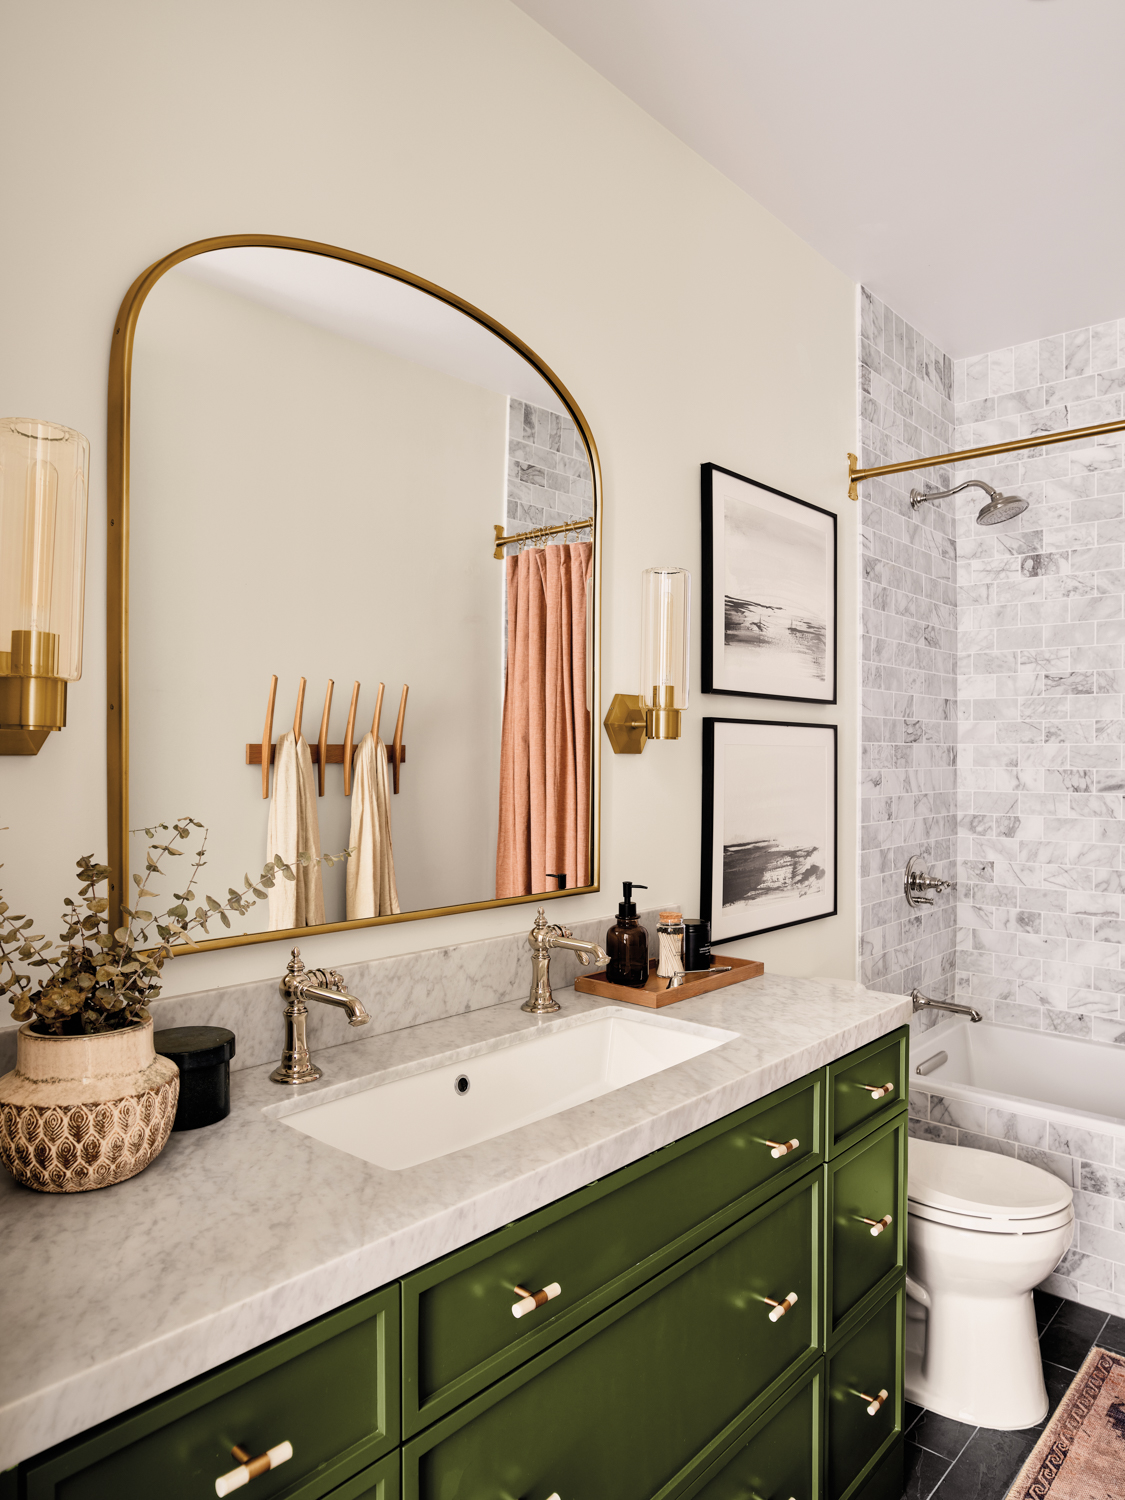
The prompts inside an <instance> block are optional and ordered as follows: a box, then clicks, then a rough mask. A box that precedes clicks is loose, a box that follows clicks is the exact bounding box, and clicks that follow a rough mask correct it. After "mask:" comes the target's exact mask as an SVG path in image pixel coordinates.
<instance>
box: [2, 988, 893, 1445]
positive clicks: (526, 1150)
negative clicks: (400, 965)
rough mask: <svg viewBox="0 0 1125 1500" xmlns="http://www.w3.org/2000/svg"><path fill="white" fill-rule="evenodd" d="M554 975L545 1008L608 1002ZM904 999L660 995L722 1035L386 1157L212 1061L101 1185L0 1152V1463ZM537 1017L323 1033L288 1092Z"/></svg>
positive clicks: (412, 1264) (427, 1252)
mask: <svg viewBox="0 0 1125 1500" xmlns="http://www.w3.org/2000/svg"><path fill="white" fill-rule="evenodd" d="M556 994H557V997H558V999H559V1000H560V1002H561V1004H562V1015H563V1016H567V1015H575V1014H578V1013H579V1012H581V1011H587V1010H596V1009H600V1008H602V1007H603V1006H605V1005H606V1004H608V1003H610V1002H606V1001H603V1000H598V999H595V998H594V997H591V996H584V995H578V994H576V993H575V992H574V991H573V990H563V991H556ZM910 1009H911V1007H910V1001H909V1000H907V999H905V998H903V997H902V996H897V995H885V994H879V993H876V992H874V991H870V990H866V989H864V988H863V987H862V986H860V985H857V984H852V983H846V982H843V981H834V980H817V979H787V978H780V977H774V976H771V975H764V976H762V977H761V978H759V979H755V980H750V981H748V982H746V983H743V984H738V985H732V986H730V987H729V988H728V989H724V990H718V991H715V992H713V993H712V994H709V995H704V996H701V997H698V998H695V999H690V1000H684V1001H681V1002H679V1003H678V1004H677V1005H676V1006H675V1007H674V1008H671V1009H670V1010H669V1011H668V1012H665V1013H666V1014H670V1015H673V1016H674V1017H675V1018H676V1019H678V1020H683V1021H691V1022H694V1023H697V1024H701V1025H709V1026H718V1027H722V1028H725V1029H726V1030H729V1031H733V1032H737V1033H738V1035H737V1037H736V1038H735V1040H733V1041H729V1042H725V1043H723V1044H722V1045H721V1046H719V1047H717V1048H715V1049H713V1050H712V1051H709V1052H706V1053H704V1054H702V1055H701V1056H699V1057H696V1058H693V1059H691V1060H690V1061H688V1062H683V1063H678V1064H676V1065H675V1066H674V1067H671V1068H668V1069H666V1070H665V1071H664V1072H661V1073H656V1074H653V1075H652V1076H651V1077H648V1078H645V1079H642V1080H641V1081H640V1082H638V1083H633V1084H629V1085H628V1086H627V1087H625V1088H621V1089H618V1090H616V1091H614V1092H612V1093H609V1094H603V1095H601V1096H600V1097H598V1098H596V1099H592V1100H589V1101H587V1102H586V1103H583V1104H579V1105H576V1106H574V1107H573V1108H571V1109H568V1110H566V1111H565V1112H563V1113H561V1114H557V1115H552V1116H550V1117H548V1118H547V1119H544V1120H539V1121H537V1122H535V1123H534V1124H531V1125H527V1126H525V1127H523V1128H522V1129H520V1130H519V1131H518V1132H512V1133H510V1134H507V1135H503V1136H499V1137H496V1138H494V1139H492V1140H489V1141H483V1142H481V1143H480V1144H478V1145H475V1146H471V1147H467V1148H465V1149H463V1150H461V1151H457V1152H454V1153H452V1154H450V1155H448V1156H444V1157H440V1158H438V1159H437V1160H434V1161H429V1162H423V1163H421V1164H420V1165H418V1166H415V1167H410V1168H408V1169H406V1170H403V1171H397V1172H395V1171H388V1170H386V1169H384V1168H381V1167H377V1166H373V1165H371V1164H369V1163H367V1162H363V1161H360V1160H359V1159H358V1158H356V1157H352V1156H349V1155H347V1154H345V1153H344V1152H341V1151H338V1150H336V1149H334V1148H333V1147H331V1146H326V1145H323V1144H322V1143H320V1142H319V1141H316V1140H314V1139H312V1138H311V1137H309V1136H307V1135H304V1134H303V1133H301V1132H300V1131H297V1130H292V1129H290V1128H289V1127H288V1126H286V1125H285V1124H284V1123H283V1122H282V1121H281V1120H280V1119H278V1118H276V1116H275V1114H274V1112H273V1111H270V1112H269V1113H266V1111H267V1110H268V1108H269V1106H271V1105H276V1104H278V1103H279V1102H280V1100H281V1098H283V1097H284V1096H283V1095H282V1091H281V1089H279V1087H278V1086H277V1085H276V1084H273V1083H271V1082H270V1080H269V1073H270V1065H269V1064H264V1065H262V1066H259V1067H254V1068H248V1069H245V1070H243V1071H241V1072H238V1073H235V1074H233V1075H232V1080H231V1083H232V1109H231V1114H230V1117H229V1118H228V1119H227V1120H225V1121H224V1122H223V1123H222V1124H220V1125H217V1126H212V1127H210V1128H209V1129H205V1130H199V1131H190V1132H184V1133H177V1134H174V1135H173V1136H172V1137H171V1139H170V1141H169V1143H168V1146H167V1147H166V1148H165V1150H164V1152H163V1154H162V1155H161V1156H160V1157H159V1158H158V1159H157V1160H156V1161H155V1162H154V1163H153V1165H152V1166H151V1167H149V1168H148V1170H147V1171H145V1172H142V1173H141V1174H140V1175H139V1176H137V1177H134V1178H132V1179H131V1180H130V1181H128V1182H123V1183H119V1184H118V1185H117V1186H116V1187H112V1188H104V1189H101V1190H100V1191H97V1192H91V1193H79V1194H74V1195H69V1194H62V1195H58V1196H56V1195H53V1194H40V1193H34V1192H30V1191H28V1190H26V1189H24V1188H20V1187H18V1186H17V1185H16V1184H15V1182H14V1181H13V1180H12V1179H11V1178H10V1177H8V1176H7V1174H5V1173H0V1226H2V1227H0V1286H2V1287H3V1293H2V1300H0V1328H2V1330H3V1344H4V1349H5V1358H4V1360H3V1363H2V1366H0V1470H3V1469H5V1468H7V1467H9V1466H11V1465H13V1464H15V1463H17V1462H19V1461H20V1460H21V1459H24V1458H28V1457H30V1456H32V1455H33V1454H36V1453H39V1452H41V1451H42V1450H43V1449H45V1448H48V1447H50V1446H51V1445H52V1444H54V1443H57V1442H59V1441H61V1440H62V1439H64V1438H67V1437H71V1436H73V1435H75V1434H76V1433H80V1432H82V1431H84V1430H85V1429H86V1428H88V1427H91V1426H93V1425H94V1424H95V1423H97V1422H101V1421H104V1420H106V1419H107V1418H109V1417H113V1416H116V1415H117V1414H119V1413H121V1412H124V1411H127V1410H128V1409H129V1408H130V1407H132V1406H135V1405H137V1404H138V1403H139V1402H142V1401H145V1400H148V1399H149V1398H150V1397H152V1396H155V1395H158V1394H159V1393H160V1392H162V1391H167V1390H170V1389H171V1388H173V1387H174V1386H177V1385H179V1384H181V1383H182V1382H183V1381H185V1380H189V1379H191V1378H192V1377H194V1376H197V1375H201V1374H203V1373H204V1372H205V1371H207V1370H210V1369H212V1368H214V1367H215V1366H216V1365H219V1364H222V1363H224V1362H225V1361H226V1360H229V1359H233V1358H234V1357H236V1356H237V1355H240V1354H244V1353H245V1352H246V1351H248V1350H250V1349H253V1348H255V1347H257V1346H258V1345H259V1344H262V1343H265V1342H266V1341H267V1340H269V1339H272V1338H276V1337H277V1336H278V1335H279V1334H282V1333H285V1332H287V1331H289V1330H290V1329H293V1328H296V1327H299V1326H300V1325H301V1324H302V1323H305V1322H308V1321H309V1319H311V1318H315V1317H318V1316H319V1315H321V1314H323V1313H326V1312H329V1311H330V1310H331V1309H333V1308H335V1307H338V1306H340V1305H341V1304H342V1303H344V1302H348V1301H350V1300H351V1299H352V1298H354V1297H358V1296H360V1295H362V1294H363V1293H364V1292H368V1291H372V1290H374V1289H375V1288H376V1287H379V1286H383V1285H385V1284H386V1283H387V1282H389V1281H393V1280H394V1279H395V1278H396V1277H399V1276H403V1275H405V1274H406V1273H407V1272H408V1271H411V1270H413V1269H415V1268H416V1267H418V1266H421V1265H425V1264H426V1263H427V1262H429V1261H432V1260H434V1259H436V1258H437V1257H438V1256H441V1255H445V1254H447V1253H448V1252H449V1251H451V1250H454V1249H456V1248H457V1247H459V1246H461V1245H465V1244H468V1243H469V1242H470V1241H472V1240H474V1239H477V1238H478V1237H479V1236H481V1235H483V1234H487V1233H488V1232H489V1231H490V1230H493V1229H496V1228H498V1227H500V1226H501V1225H503V1224H507V1223H510V1222H511V1221H512V1220H513V1219H517V1218H519V1217H521V1216H522V1215H524V1214H527V1213H530V1212H532V1211H533V1210H534V1209H537V1208H540V1207H542V1206H543V1205H544V1204H546V1203H550V1202H553V1201H554V1200H555V1199H557V1198H561V1197H563V1196H564V1195H565V1194H567V1193H570V1192H573V1191H574V1190H575V1189H576V1188H580V1187H582V1186H584V1185H585V1184H586V1183H588V1182H591V1181H593V1180H594V1179H595V1178H598V1177H604V1176H605V1175H606V1174H607V1173H609V1172H613V1171H615V1170H616V1169H617V1168H619V1167H623V1166H626V1165H627V1164H628V1163H629V1162H633V1161H637V1160H638V1159H639V1158H641V1157H642V1156H645V1155H647V1154H648V1153H649V1152H650V1151H655V1150H657V1149H658V1148H659V1147H661V1146H665V1145H667V1144H668V1143H669V1142H671V1141H674V1140H678V1139H679V1138H680V1137H682V1136H685V1135H688V1134H689V1133H690V1132H691V1131H693V1130H698V1129H699V1128H700V1127H701V1126H704V1125H708V1124H710V1123H711V1122H712V1121H714V1120H717V1119H720V1118H722V1116H724V1115H726V1114H729V1113H730V1112H731V1111H732V1110H735V1109H738V1108H740V1107H741V1106H742V1105H744V1104H748V1103H750V1102H751V1101H752V1100H754V1099H759V1098H762V1097H763V1096H764V1095H766V1094H769V1093H771V1092H772V1091H773V1090H774V1089H777V1088H780V1087H782V1085H784V1084H786V1083H789V1082H791V1081H793V1080H794V1079H797V1078H800V1077H803V1076H804V1075H805V1074H806V1073H810V1072H812V1071H813V1070H814V1069H816V1068H819V1067H822V1066H823V1065H824V1064H825V1063H828V1062H831V1061H832V1060H833V1059H834V1058H837V1057H842V1056H843V1055H844V1054H845V1053H848V1052H851V1051H853V1050H854V1049H855V1048H856V1047H861V1046H863V1045H864V1043H866V1042H869V1041H872V1040H874V1039H875V1038H876V1037H879V1036H882V1035H883V1034H884V1033H886V1032H888V1031H890V1030H893V1029H894V1028H895V1027H897V1026H901V1025H904V1024H905V1023H906V1022H907V1021H908V1020H909V1018H910ZM650 1014H651V1013H650ZM544 1019H545V1020H547V1021H550V1020H551V1019H555V1018H551V1017H547V1018H544ZM341 1024H343V1023H342V1020H341ZM541 1024H543V1023H542V1022H541V1021H540V1020H539V1019H538V1018H536V1017H534V1016H529V1015H525V1014H523V1013H522V1012H521V1010H520V1009H519V1004H518V1002H512V1001H510V1000H509V1001H506V1002H505V1003H503V1004H502V1005H497V1006H494V1007H492V1008H489V1009H480V1010H474V1011H471V1012H469V1013H467V1014H463V1015H456V1016H452V1017H450V1018H449V1019H445V1020H438V1021H431V1022H428V1023H426V1024H425V1025H421V1026H414V1027H410V1028H408V1029H405V1030H402V1031H396V1032H392V1033H389V1034H385V1035H381V1036H374V1037H372V1038H371V1039H370V1040H369V1041H364V1042H352V1043H351V1044H350V1045H348V1046H338V1047H332V1048H329V1049H327V1050H325V1051H321V1052H319V1053H318V1054H317V1061H318V1063H319V1064H320V1066H321V1067H322V1068H323V1069H324V1078H323V1080H322V1081H321V1082H320V1083H315V1084H307V1085H305V1086H304V1088H303V1089H302V1090H301V1093H302V1094H303V1095H304V1096H305V1097H308V1096H310V1095H314V1094H315V1093H317V1092H318V1091H324V1090H326V1089H330V1088H333V1087H335V1086H338V1085H340V1084H346V1083H347V1082H349V1081H353V1080H356V1079H360V1078H366V1077H370V1076H371V1075H373V1074H378V1073H381V1072H383V1071H384V1070H386V1069H391V1068H400V1067H404V1066H405V1067H409V1066H410V1065H411V1064H417V1063H418V1062H419V1061H421V1060H422V1059H426V1058H434V1057H437V1056H439V1055H441V1054H443V1053H447V1052H450V1051H454V1050H456V1049H459V1048H462V1047H465V1046H469V1045H472V1044H475V1043H487V1042H489V1041H491V1040H493V1039H495V1038H498V1037H505V1036H511V1035H513V1034H515V1033H520V1032H527V1031H531V1030H534V1029H535V1028H536V1027H537V1026H539V1025H541ZM281 1040H282V1038H281V1026H280V1018H279V1024H278V1048H279V1050H280V1046H281Z"/></svg>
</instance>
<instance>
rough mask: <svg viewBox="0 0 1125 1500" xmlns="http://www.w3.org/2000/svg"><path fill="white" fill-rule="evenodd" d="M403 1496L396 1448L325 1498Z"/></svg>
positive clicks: (377, 1499) (361, 1499) (251, 1497)
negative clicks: (380, 1461) (379, 1461)
mask: <svg viewBox="0 0 1125 1500" xmlns="http://www.w3.org/2000/svg"><path fill="white" fill-rule="evenodd" d="M401 1496H402V1454H401V1452H400V1451H399V1449H397V1448H396V1449H395V1451H394V1452H393V1453H388V1454H387V1456H386V1458H385V1459H383V1461H382V1463H378V1464H372V1465H371V1467H370V1468H369V1469H364V1471H363V1473H362V1474H357V1475H356V1477H355V1478H354V1479H349V1480H348V1482H347V1483H346V1484H342V1485H340V1486H339V1488H338V1489H334V1490H331V1491H330V1492H329V1493H328V1494H327V1495H326V1496H325V1497H324V1500H401ZM247 1500H254V1491H253V1490H251V1491H250V1492H249V1494H248V1496H247ZM896 1500H897V1497H896Z"/></svg>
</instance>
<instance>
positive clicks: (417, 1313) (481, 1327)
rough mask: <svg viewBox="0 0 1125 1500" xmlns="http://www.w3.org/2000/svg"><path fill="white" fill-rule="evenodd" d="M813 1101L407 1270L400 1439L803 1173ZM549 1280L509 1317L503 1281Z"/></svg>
mask: <svg viewBox="0 0 1125 1500" xmlns="http://www.w3.org/2000/svg"><path fill="white" fill-rule="evenodd" d="M822 1097H823V1075H822V1074H820V1073H815V1074H812V1075H811V1076H810V1077H808V1078H804V1079H801V1080H800V1081H799V1082H797V1083H794V1084H790V1085H788V1086H787V1087H785V1088H783V1089H779V1090H778V1091H777V1092H776V1093H775V1094H771V1095H769V1096H768V1097H767V1098H765V1099H759V1100H757V1101H755V1103H753V1104H750V1105H747V1106H746V1108H744V1109H742V1110H739V1111H738V1112H737V1113H736V1114H733V1115H729V1116H727V1117H726V1118H725V1119H723V1120H720V1121H717V1122H716V1123H715V1124H714V1125H709V1126H706V1127H705V1128H704V1129H703V1130H699V1131H696V1132H695V1133H694V1134H692V1135H690V1136H688V1137H686V1138H685V1139H684V1140H682V1141H677V1142H675V1143H674V1144H673V1145H671V1146H667V1147H665V1148H664V1150H662V1151H657V1152H654V1153H653V1155H651V1156H649V1157H646V1158H645V1159H644V1160H643V1161H641V1162H636V1163H634V1164H633V1165H631V1166H629V1167H625V1168H623V1169H622V1170H621V1171H620V1172H615V1173H614V1174H613V1175H612V1176H610V1177H607V1178H605V1179H604V1180H603V1181H601V1182H597V1183H594V1184H592V1185H591V1186H590V1187H587V1188H582V1189H580V1190H579V1191H578V1192H577V1193H572V1194H571V1195H570V1196H569V1197H568V1198H565V1199H563V1200H562V1201H561V1202H558V1203H554V1204H551V1205H550V1206H549V1207H548V1208H545V1209H542V1210H540V1211H539V1212H538V1213H534V1214H531V1215H529V1216H528V1217H527V1218H525V1219H521V1220H520V1221H519V1222H518V1223H516V1224H511V1225H508V1226H507V1228H505V1229H501V1230H498V1231H497V1232H496V1233H495V1234H491V1235H489V1236H487V1237H486V1238H485V1239H483V1240H480V1241H478V1242H477V1243H476V1244H474V1245H469V1246H467V1247H466V1248H465V1249H463V1250H458V1251H455V1252H454V1253H453V1254H452V1255H449V1256H447V1257H446V1258H445V1259H444V1260H441V1261H438V1262H436V1263H435V1264H434V1265H431V1266H427V1267H425V1268H424V1269H423V1270H421V1271H416V1272H414V1273H413V1274H412V1275H410V1276H407V1277H406V1278H405V1280H404V1281H403V1432H404V1434H405V1435H406V1436H412V1435H413V1434H414V1433H415V1432H418V1431H420V1430H421V1429H422V1428H423V1427H424V1426H426V1425H427V1424H428V1423H430V1422H433V1421H435V1420H436V1419H437V1418H438V1417H441V1416H444V1415H445V1414H446V1413H447V1412H449V1411H451V1410H453V1408H454V1407H456V1406H458V1405H460V1404H461V1403H462V1402H463V1401H466V1400H467V1399H468V1398H469V1397H470V1396H472V1395H474V1394H475V1393H476V1392H477V1391H479V1390H482V1389H483V1388H484V1387H485V1386H486V1385H489V1384H491V1383H492V1382H493V1381H495V1380H498V1379H499V1378H500V1377H501V1376H503V1375H505V1374H507V1373H508V1371H509V1370H512V1369H514V1368H515V1367H516V1366H517V1365H519V1364H522V1363H524V1362H525V1361H526V1360H528V1359H530V1358H532V1357H533V1356H534V1355H536V1354H538V1353H540V1352H541V1351H542V1350H543V1349H545V1348H547V1347H548V1346H549V1345H550V1344H552V1343H553V1342H555V1340H557V1339H558V1338H560V1337H562V1335H563V1334H565V1333H569V1332H570V1331H571V1330H572V1329H574V1328H576V1327H578V1326H579V1325H580V1324H581V1323H583V1322H585V1321H586V1320H587V1319H588V1318H590V1317H592V1316H593V1315H594V1314H596V1313H598V1312H600V1311H601V1310H602V1309H603V1308H605V1307H608V1306H609V1305H610V1304H611V1303H612V1302H613V1301H614V1300H615V1299H616V1298H618V1297H620V1296H622V1295H623V1294H624V1293H625V1292H627V1291H629V1290H631V1289H632V1288H633V1287H634V1286H638V1285H640V1284H641V1283H642V1282H644V1281H646V1280H648V1279H649V1278H650V1277H651V1276H653V1275H655V1274H657V1272H659V1271H660V1270H662V1269H663V1268H664V1267H665V1266H667V1265H670V1264H671V1263H672V1262H673V1261H675V1260H678V1259H679V1258H680V1257H681V1256H682V1255H684V1254H686V1253H688V1252H689V1251H690V1250H692V1249H693V1248H694V1247H695V1246H696V1245H698V1244H701V1243H702V1242H703V1241H704V1240H706V1239H709V1238H710V1237H711V1236H712V1235H713V1234H715V1233H716V1232H717V1231H719V1230H721V1229H722V1228H723V1227H725V1225H726V1224H728V1223H731V1222H733V1221H734V1220H735V1219H737V1218H740V1217H741V1216H742V1215H743V1214H745V1213H746V1212H747V1211H748V1210H749V1209H752V1208H754V1207H755V1206H756V1205H757V1204H758V1203H761V1202H763V1201H765V1200H766V1199H767V1198H769V1197H770V1196H772V1195H773V1194H774V1193H776V1192H778V1191H779V1190H780V1189H782V1188H784V1187H785V1186H787V1185H788V1184H790V1183H792V1182H794V1181H795V1180H797V1179H799V1178H800V1177H801V1176H803V1175H804V1173H805V1172H806V1171H808V1170H809V1168H810V1167H812V1166H814V1165H816V1164H817V1163H819V1162H820V1161H821V1160H822V1159H823V1153H822V1148H821V1128H822V1127H821V1107H822V1105H821V1101H822ZM794 1141H795V1142H796V1143H797V1144H796V1145H792V1146H791V1145H790V1143H791V1142H794ZM775 1152H778V1153H779V1154H778V1155H775V1154H774V1153H775ZM554 1284H557V1285H558V1286H560V1287H561V1292H560V1293H559V1295H557V1296H556V1297H554V1298H553V1299H552V1300H551V1301H549V1302H545V1303H543V1304H542V1305H541V1306H540V1307H538V1308H537V1309H536V1310H535V1311H534V1312H530V1313H528V1314H527V1315H526V1316H524V1317H522V1318H519V1319H517V1318H515V1317H513V1315H512V1308H513V1306H515V1304H516V1303H517V1302H519V1301H520V1294H519V1293H518V1292H517V1291H516V1290H515V1289H516V1288H517V1287H523V1288H525V1289H526V1290H528V1291H530V1292H533V1293H534V1292H538V1291H540V1290H542V1289H543V1288H546V1287H550V1286H552V1285H554ZM789 1290H791V1288H789V1287H786V1288H785V1289H784V1291H783V1292H782V1294H781V1295H783V1296H784V1293H785V1292H786V1291H789Z"/></svg>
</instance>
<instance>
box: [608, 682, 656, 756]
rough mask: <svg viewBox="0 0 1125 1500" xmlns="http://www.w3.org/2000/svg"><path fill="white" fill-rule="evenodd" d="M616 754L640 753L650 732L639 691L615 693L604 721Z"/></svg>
mask: <svg viewBox="0 0 1125 1500" xmlns="http://www.w3.org/2000/svg"><path fill="white" fill-rule="evenodd" d="M602 722H603V723H604V724H605V732H606V734H607V735H608V736H609V743H610V744H611V745H612V746H613V753H614V755H640V753H641V752H642V751H643V750H644V747H645V741H646V740H647V739H648V732H647V728H646V723H645V711H644V708H643V707H642V706H641V695H640V694H639V693H615V694H614V695H613V702H612V703H611V704H610V705H609V712H608V713H607V714H606V716H605V719H604V720H603V721H602Z"/></svg>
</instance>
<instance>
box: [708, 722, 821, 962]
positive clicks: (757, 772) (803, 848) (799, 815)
mask: <svg viewBox="0 0 1125 1500" xmlns="http://www.w3.org/2000/svg"><path fill="white" fill-rule="evenodd" d="M836 875H837V869H836V726H835V724H784V723H776V722H774V721H772V720H758V719H704V720H703V840H702V871H701V876H700V890H699V908H700V910H699V914H700V916H701V917H705V918H709V919H710V922H711V940H712V942H730V941H732V940H733V939H734V938H744V937H753V936H755V935H756V934H757V933H759V932H773V931H775V930H776V929H777V928H779V927H793V926H796V924H797V923H799V922H815V921H817V920H818V918H820V917H834V916H835V915H836Z"/></svg>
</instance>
